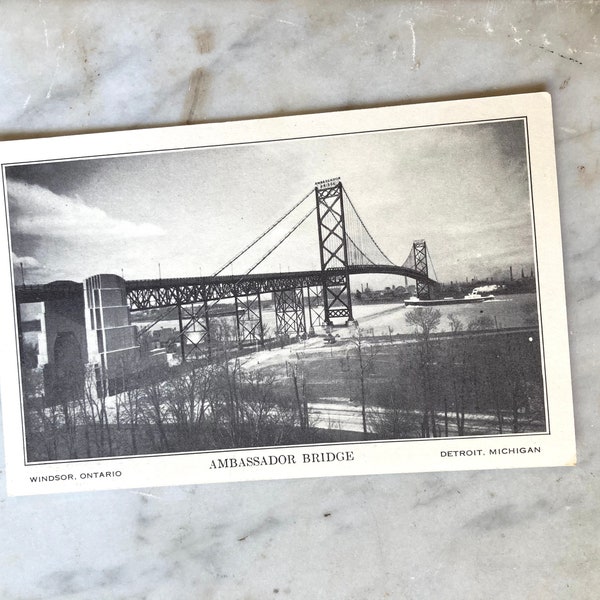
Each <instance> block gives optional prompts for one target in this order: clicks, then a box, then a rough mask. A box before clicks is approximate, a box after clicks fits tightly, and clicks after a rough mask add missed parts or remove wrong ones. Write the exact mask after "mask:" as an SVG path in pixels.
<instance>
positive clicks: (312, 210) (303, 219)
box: [238, 206, 317, 283]
mask: <svg viewBox="0 0 600 600" xmlns="http://www.w3.org/2000/svg"><path fill="white" fill-rule="evenodd" d="M315 210H317V207H316V206H313V207H312V208H311V209H310V210H309V211H308V212H307V213H306V214H305V215H304V217H302V219H301V220H300V221H299V222H298V223H296V225H294V227H292V229H290V230H289V231H288V232H287V233H286V234H285V235H284V236H283V237H282V238H281V239H280V240H279V241H278V242H277V243H276V244H275V245H274V246H273V247H272V248H271V249H270V250H269V251H268V252H267V253H266V254H265V255H264V256H263V257H262V258H261V259H260V260H259V261H258V262H257V263H256V264H254V265H253V266H252V267H250V269H248V271H246V272H245V273H244V275H242V277H241V278H240V281H241V279H242V278H243V277H245V276H246V275H249V274H250V273H252V271H254V269H256V267H258V265H260V264H261V263H262V262H264V261H265V260H266V259H267V258H268V257H269V256H270V255H271V254H272V253H273V252H275V250H277V248H279V246H281V244H283V242H285V240H287V239H288V238H289V237H290V235H292V233H294V231H296V229H298V227H300V225H302V223H304V221H306V219H308V217H310V215H312V214H313V213H314V212H315ZM238 283H239V282H238Z"/></svg>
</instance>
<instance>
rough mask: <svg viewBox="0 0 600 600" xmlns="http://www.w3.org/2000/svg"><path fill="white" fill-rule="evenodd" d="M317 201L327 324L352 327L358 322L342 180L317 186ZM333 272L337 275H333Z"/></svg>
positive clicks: (329, 181) (325, 182)
mask: <svg viewBox="0 0 600 600" xmlns="http://www.w3.org/2000/svg"><path fill="white" fill-rule="evenodd" d="M315 199H316V202H317V227H318V230H319V254H320V258H321V272H322V275H323V305H324V315H323V316H324V318H325V324H326V325H332V322H331V319H333V318H340V317H343V318H345V319H346V323H349V322H350V321H353V320H354V319H353V317H352V298H351V295H350V274H349V271H348V247H347V242H346V223H345V219H344V194H343V187H342V182H341V181H340V179H339V177H338V178H336V179H326V180H324V181H318V182H317V183H316V184H315ZM332 270H335V271H333V272H331V271H332ZM328 271H330V272H329V273H328Z"/></svg>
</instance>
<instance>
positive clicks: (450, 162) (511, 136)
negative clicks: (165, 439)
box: [6, 120, 533, 287]
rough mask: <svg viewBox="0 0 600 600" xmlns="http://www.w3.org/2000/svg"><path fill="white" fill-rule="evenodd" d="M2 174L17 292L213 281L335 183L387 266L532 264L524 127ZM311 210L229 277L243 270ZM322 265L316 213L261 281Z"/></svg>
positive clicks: (390, 280) (437, 131) (460, 275)
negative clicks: (413, 255) (55, 284)
mask: <svg viewBox="0 0 600 600" xmlns="http://www.w3.org/2000/svg"><path fill="white" fill-rule="evenodd" d="M6 177H7V190H8V202H9V217H10V228H11V238H12V251H13V263H14V265H15V281H16V282H17V283H21V272H20V269H21V268H20V264H22V265H23V269H24V273H25V280H26V282H27V283H45V282H49V281H53V280H59V279H72V280H75V281H82V280H83V279H85V278H86V277H89V276H90V275H94V274H96V273H116V274H119V275H120V274H121V273H123V274H124V276H125V278H126V279H144V278H157V277H158V269H159V267H158V265H159V263H160V271H161V274H162V277H186V276H190V277H191V276H199V275H211V274H212V273H214V272H215V271H217V270H218V269H219V268H220V267H221V266H222V265H223V264H224V263H226V262H227V260H228V259H230V258H231V257H233V256H234V255H235V254H236V253H237V252H238V251H239V250H240V249H242V248H243V247H244V246H245V245H247V244H248V243H249V242H250V241H252V240H253V239H254V238H255V237H256V236H257V235H258V234H259V233H261V232H262V231H263V230H264V229H266V227H267V226H268V225H269V224H270V223H272V222H274V221H275V220H276V219H277V218H278V217H279V216H280V215H282V214H284V213H285V212H286V211H287V210H288V209H289V208H291V207H292V206H293V205H294V203H296V202H297V201H299V200H300V199H301V198H302V197H303V196H305V195H306V194H307V193H309V192H310V191H311V189H312V188H313V187H314V183H315V182H316V181H319V180H321V179H328V178H333V177H340V178H341V180H342V183H343V184H344V187H345V189H346V190H347V192H348V194H349V195H350V197H351V199H352V202H353V203H354V205H355V207H356V209H357V210H358V212H359V214H360V215H361V217H362V218H363V220H364V222H365V224H366V225H367V227H368V229H369V230H370V232H371V233H372V234H373V236H374V238H375V239H376V240H377V242H378V244H379V245H380V246H381V248H382V249H383V251H384V252H385V253H386V254H387V255H388V256H389V257H390V259H391V260H392V261H393V262H395V263H396V264H399V265H401V264H402V263H403V262H404V260H405V258H406V257H407V255H408V253H409V251H410V249H411V244H412V241H413V240H415V239H425V240H426V241H427V244H428V247H429V250H430V253H431V255H432V259H433V265H434V268H435V272H436V275H437V277H438V279H439V280H440V281H444V282H449V281H451V280H453V281H457V280H458V281H464V280H465V278H467V277H468V278H471V277H479V278H485V277H489V276H494V275H498V274H500V273H502V274H503V275H504V276H505V277H507V276H508V269H509V266H511V265H512V266H513V271H514V274H515V276H516V277H518V276H520V273H521V269H522V268H523V269H525V272H526V274H529V271H530V269H531V267H532V266H533V241H532V228H531V211H530V198H529V182H528V171H527V153H526V139H525V130H524V122H523V121H522V120H511V121H501V122H492V123H477V124H464V125H455V126H436V127H428V128H417V129H404V130H392V131H384V132H372V133H359V134H348V135H339V136H331V137H320V138H313V139H296V140H284V141H277V142H268V143H249V144H245V145H239V146H223V147H210V148H201V149H192V150H182V151H166V152H157V153H152V154H143V155H129V156H117V157H110V158H95V159H86V160H73V161H63V162H54V163H50V162H49V163H40V164H29V165H21V166H12V167H7V168H6ZM314 202H315V201H314V194H313V195H312V196H311V197H310V198H308V199H307V200H306V201H305V202H304V203H303V205H302V206H301V207H300V208H299V209H297V210H296V211H295V212H294V213H293V214H292V215H291V216H290V217H289V218H288V219H286V220H285V222H284V223H282V224H281V225H280V226H279V227H278V228H277V229H276V232H278V233H274V234H271V235H270V236H267V238H265V240H263V242H261V244H259V245H257V247H255V248H253V249H252V250H251V252H250V253H249V255H248V256H245V257H243V258H242V259H240V260H239V261H237V262H236V263H234V264H233V265H232V267H230V268H228V269H227V271H225V273H227V274H230V273H232V272H233V273H235V274H242V273H245V272H246V270H247V269H248V268H249V266H251V265H252V264H254V263H255V262H256V261H257V260H258V259H259V258H260V257H261V256H262V255H263V254H264V253H265V251H266V250H267V249H268V248H269V247H270V246H272V245H273V243H274V242H275V241H276V240H277V239H279V238H281V237H282V236H283V235H284V234H285V233H286V231H288V230H289V229H290V228H291V227H292V226H293V225H294V224H295V223H296V222H297V221H298V220H299V219H300V218H301V217H302V216H304V215H305V214H306V212H307V211H308V210H309V209H310V208H311V206H314ZM317 268H319V254H318V242H317V225H316V216H315V215H314V214H313V215H312V216H311V218H309V219H308V220H307V222H305V223H304V225H302V226H301V227H300V228H299V229H298V230H297V231H296V232H295V233H294V234H293V235H292V236H291V237H290V238H289V239H288V240H287V241H286V242H285V243H284V244H283V245H282V246H281V247H280V248H279V249H278V250H277V251H276V252H275V253H274V254H273V255H272V256H271V257H269V259H267V261H265V263H263V264H262V265H261V266H260V267H259V268H258V269H257V271H256V272H270V271H279V270H282V271H288V270H303V269H317ZM360 282H365V283H367V282H370V283H371V284H375V285H377V284H378V283H379V284H380V285H383V284H384V283H387V284H388V285H390V284H395V285H401V284H403V281H402V280H400V278H394V277H391V276H377V277H369V278H365V277H361V278H360ZM360 282H359V281H357V282H356V283H355V282H353V287H360Z"/></svg>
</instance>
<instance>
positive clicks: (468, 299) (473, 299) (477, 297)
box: [404, 294, 494, 306]
mask: <svg viewBox="0 0 600 600" xmlns="http://www.w3.org/2000/svg"><path fill="white" fill-rule="evenodd" d="M493 299H494V295H493V294H486V295H481V294H467V295H466V296H463V297H462V298H436V299H435V300H421V299H420V298H417V297H416V296H412V297H411V298H407V299H406V300H404V306H444V305H447V304H477V303H478V302H485V301H486V300H493Z"/></svg>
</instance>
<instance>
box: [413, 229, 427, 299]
mask: <svg viewBox="0 0 600 600" xmlns="http://www.w3.org/2000/svg"><path fill="white" fill-rule="evenodd" d="M413 258H414V261H415V271H417V272H418V273H422V274H423V275H425V276H426V277H429V268H428V266H427V243H426V242H425V240H415V241H414V242H413ZM416 284H417V298H419V299H420V300H431V288H430V286H429V283H428V282H426V281H419V280H418V279H417V281H416Z"/></svg>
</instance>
